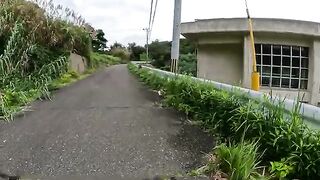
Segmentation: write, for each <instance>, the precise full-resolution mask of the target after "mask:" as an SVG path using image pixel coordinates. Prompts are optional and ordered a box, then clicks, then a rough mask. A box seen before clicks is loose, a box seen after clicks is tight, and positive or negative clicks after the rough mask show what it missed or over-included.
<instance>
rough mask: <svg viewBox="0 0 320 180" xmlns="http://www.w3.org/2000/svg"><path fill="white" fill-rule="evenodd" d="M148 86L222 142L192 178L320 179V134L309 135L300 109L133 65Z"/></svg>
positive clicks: (168, 103) (133, 69) (165, 101)
mask: <svg viewBox="0 0 320 180" xmlns="http://www.w3.org/2000/svg"><path fill="white" fill-rule="evenodd" d="M128 67H129V69H130V71H131V72H132V73H134V74H136V75H137V76H138V77H139V78H140V79H141V80H142V81H143V82H144V83H146V84H147V85H149V86H150V87H152V88H153V89H155V90H158V91H161V92H162V93H161V94H163V98H164V100H163V102H164V104H165V105H167V106H170V107H174V108H176V109H177V110H179V111H181V112H184V113H185V114H186V115H188V117H189V118H190V119H192V120H193V121H196V122H197V124H200V125H201V126H202V127H203V128H204V129H206V130H207V131H208V132H209V133H211V134H212V135H214V136H215V137H217V138H218V142H217V143H218V144H220V145H219V146H218V147H216V148H215V149H214V150H213V152H212V154H210V155H209V158H208V164H207V165H206V166H204V167H202V168H200V169H198V170H196V171H193V172H191V174H192V175H200V174H206V175H209V176H211V177H212V178H213V179H214V178H216V179H222V178H227V179H231V180H233V179H237V180H240V179H295V178H298V179H318V177H320V168H319V167H320V151H319V149H320V132H319V131H314V130H311V129H309V128H308V127H307V126H306V125H305V124H304V123H303V120H302V119H301V117H300V115H299V108H300V107H299V106H298V105H297V106H296V107H295V108H294V109H293V110H292V111H291V112H289V113H288V112H286V111H285V110H284V108H283V105H282V103H281V102H280V104H279V103H275V104H278V105H274V104H273V103H272V102H270V101H269V100H268V99H266V100H265V101H263V102H257V101H255V100H252V99H250V98H249V97H246V96H245V95H243V94H240V93H230V92H226V91H222V90H218V89H215V88H214V87H213V86H212V85H210V84H208V83H206V82H198V81H194V80H193V79H192V78H190V77H188V76H177V77H171V78H169V77H163V76H160V75H159V74H156V73H154V72H152V71H150V70H148V69H145V68H140V69H139V68H138V67H137V66H135V65H133V64H129V66H128Z"/></svg>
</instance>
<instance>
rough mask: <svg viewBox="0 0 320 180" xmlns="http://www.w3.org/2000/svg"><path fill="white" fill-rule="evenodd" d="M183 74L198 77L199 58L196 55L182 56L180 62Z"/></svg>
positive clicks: (180, 69)
mask: <svg viewBox="0 0 320 180" xmlns="http://www.w3.org/2000/svg"><path fill="white" fill-rule="evenodd" d="M179 71H180V73H181V74H188V75H192V76H197V57H196V55H195V54H191V53H189V54H182V55H181V56H180V61H179Z"/></svg>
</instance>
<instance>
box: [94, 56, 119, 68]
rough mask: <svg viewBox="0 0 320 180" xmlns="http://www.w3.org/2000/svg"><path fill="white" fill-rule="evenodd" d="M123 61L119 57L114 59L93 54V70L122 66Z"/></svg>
mask: <svg viewBox="0 0 320 180" xmlns="http://www.w3.org/2000/svg"><path fill="white" fill-rule="evenodd" d="M120 63H121V59H120V58H118V57H113V56H111V55H106V54H101V53H92V54H91V64H90V65H91V68H98V67H101V66H111V65H115V64H120Z"/></svg>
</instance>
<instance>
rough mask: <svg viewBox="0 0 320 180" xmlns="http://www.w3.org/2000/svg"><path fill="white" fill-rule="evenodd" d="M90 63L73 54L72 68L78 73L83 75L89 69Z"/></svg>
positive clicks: (71, 56)
mask: <svg viewBox="0 0 320 180" xmlns="http://www.w3.org/2000/svg"><path fill="white" fill-rule="evenodd" d="M87 66H88V63H87V59H86V58H85V57H82V56H80V55H78V54H74V53H71V55H70V68H71V69H72V70H73V71H76V72H78V73H83V72H84V71H85V70H86V69H87Z"/></svg>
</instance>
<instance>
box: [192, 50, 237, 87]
mask: <svg viewBox="0 0 320 180" xmlns="http://www.w3.org/2000/svg"><path fill="white" fill-rule="evenodd" d="M242 58H243V47H242V44H219V45H213V44H208V45H199V47H198V77H200V78H205V79H210V80H214V81H218V82H222V83H227V84H232V85H241V80H242V68H243V64H242V63H243V61H242Z"/></svg>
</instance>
